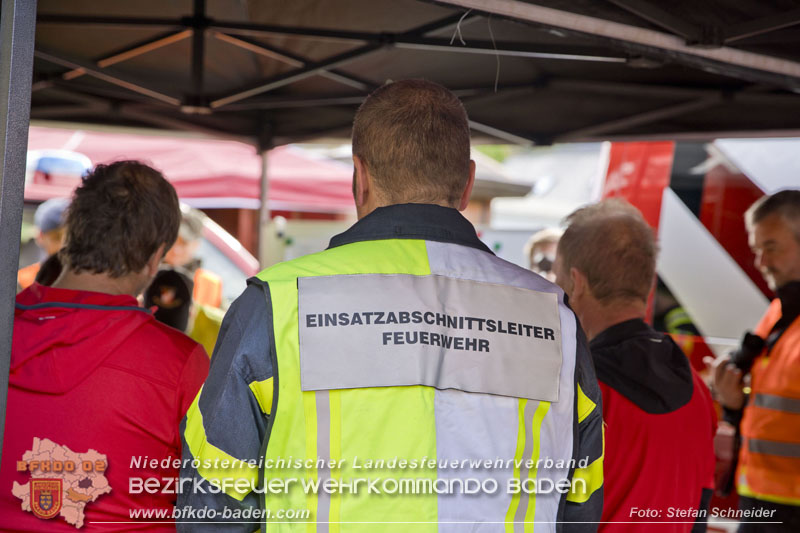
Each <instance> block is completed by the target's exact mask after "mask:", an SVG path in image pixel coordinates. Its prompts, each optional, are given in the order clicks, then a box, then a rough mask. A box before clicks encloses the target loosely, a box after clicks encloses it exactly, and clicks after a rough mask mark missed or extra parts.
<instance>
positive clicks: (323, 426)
mask: <svg viewBox="0 0 800 533" xmlns="http://www.w3.org/2000/svg"><path fill="white" fill-rule="evenodd" d="M316 403H317V458H318V459H321V460H323V461H324V462H325V466H323V467H322V468H318V469H317V475H318V476H319V483H320V487H322V485H323V484H324V483H325V480H326V479H330V477H331V469H330V468H329V467H328V461H329V460H330V458H331V399H330V394H329V393H328V391H326V390H325V391H319V392H317V393H316ZM317 458H314V459H315V461H316V460H317ZM317 494H318V497H317V533H327V532H328V527H329V521H330V511H331V495H330V493H328V492H327V491H325V490H323V489H322V488H320V490H319V491H318V493H317Z"/></svg>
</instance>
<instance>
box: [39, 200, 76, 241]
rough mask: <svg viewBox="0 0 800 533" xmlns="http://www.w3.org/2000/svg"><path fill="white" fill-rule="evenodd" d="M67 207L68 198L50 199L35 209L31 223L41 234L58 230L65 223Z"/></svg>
mask: <svg viewBox="0 0 800 533" xmlns="http://www.w3.org/2000/svg"><path fill="white" fill-rule="evenodd" d="M67 207H69V198H51V199H49V200H47V201H46V202H44V203H43V204H41V205H40V206H39V207H37V208H36V213H34V215H33V223H34V224H35V225H36V227H37V228H39V231H41V232H42V233H47V232H48V231H52V230H54V229H58V228H60V227H62V226H63V225H64V224H65V223H66V220H65V211H66V210H67Z"/></svg>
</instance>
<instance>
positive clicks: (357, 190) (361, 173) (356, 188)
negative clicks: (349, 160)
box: [353, 155, 369, 207]
mask: <svg viewBox="0 0 800 533" xmlns="http://www.w3.org/2000/svg"><path fill="white" fill-rule="evenodd" d="M368 195H369V178H368V177H367V166H366V165H365V164H364V161H362V160H361V158H360V157H358V156H357V155H353V199H354V200H355V202H356V207H361V206H363V205H364V204H366V203H367V196H368Z"/></svg>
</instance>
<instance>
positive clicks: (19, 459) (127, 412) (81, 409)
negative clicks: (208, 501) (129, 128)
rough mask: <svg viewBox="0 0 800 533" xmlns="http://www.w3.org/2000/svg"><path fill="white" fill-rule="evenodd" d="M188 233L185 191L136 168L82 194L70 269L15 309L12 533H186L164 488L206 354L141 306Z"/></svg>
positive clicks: (64, 255) (114, 171)
mask: <svg viewBox="0 0 800 533" xmlns="http://www.w3.org/2000/svg"><path fill="white" fill-rule="evenodd" d="M179 223H180V211H179V207H178V199H177V196H176V194H175V190H174V189H173V188H172V186H171V185H170V184H169V183H168V182H167V181H166V180H165V179H164V177H163V176H162V175H161V174H160V173H159V172H157V171H155V170H153V169H152V168H149V167H147V166H145V165H143V164H140V163H138V162H135V161H122V162H117V163H113V164H111V165H107V166H105V165H100V166H98V167H97V168H96V169H95V170H94V172H92V173H91V174H90V175H89V176H87V177H86V178H85V180H84V182H83V185H82V186H81V187H79V188H78V189H77V190H76V192H75V195H74V199H73V202H72V204H71V205H70V207H69V210H68V215H67V236H66V242H65V245H64V248H63V249H62V250H61V252H60V257H61V260H62V261H63V263H64V271H63V272H62V274H61V276H60V277H59V278H58V279H57V280H56V281H55V283H54V284H53V286H51V287H45V286H43V285H39V284H38V283H34V284H33V285H32V286H31V287H29V288H28V289H26V290H24V291H23V292H21V293H20V294H19V295H18V296H17V300H16V310H15V318H14V331H13V343H12V349H11V370H10V375H9V390H8V402H7V411H6V426H5V438H4V441H3V454H2V463H0V528H2V530H3V531H74V530H75V528H80V529H81V530H82V531H100V530H102V531H109V530H123V529H124V530H130V529H139V528H141V529H147V530H172V531H174V530H175V526H174V524H170V523H169V520H170V519H171V516H172V508H173V505H174V501H175V485H174V484H173V485H171V491H170V486H166V487H165V485H167V484H168V482H165V480H167V479H169V478H175V477H176V476H177V475H178V468H179V466H180V458H181V451H180V436H179V434H178V426H179V423H180V420H181V418H182V417H183V415H184V414H185V412H186V410H187V409H188V407H189V405H190V404H191V402H192V400H193V399H194V397H195V395H196V394H197V391H198V390H199V389H200V386H201V384H202V383H203V381H204V379H205V377H206V375H207V373H208V357H207V356H206V354H205V351H204V350H203V348H202V347H201V346H200V345H198V344H197V343H195V342H194V341H192V340H191V339H189V338H188V337H186V336H185V335H183V334H182V333H180V332H178V331H177V330H174V329H172V328H170V327H168V326H165V325H163V324H161V323H159V322H157V321H156V320H154V318H153V316H152V315H151V314H150V312H149V311H148V310H147V309H143V308H141V307H139V306H138V304H137V300H136V297H137V296H138V295H139V294H140V293H141V292H142V290H143V289H144V288H145V287H147V285H148V284H149V283H150V281H151V279H152V277H153V275H154V274H155V273H156V271H157V269H158V265H159V262H160V261H161V259H162V257H163V255H164V252H165V251H166V250H167V249H168V248H169V247H170V246H171V245H172V243H173V242H174V241H175V238H176V236H177V233H178V225H179ZM148 480H150V481H149V482H150V484H151V485H150V486H152V483H156V482H157V484H158V485H159V489H158V490H156V491H155V492H152V493H151V492H149V491H148V490H145V487H147V486H148V485H147V483H148ZM164 489H166V490H164ZM170 492H171V494H170ZM137 513H140V514H137ZM141 513H151V514H149V515H148V514H141ZM152 513H162V514H152ZM159 519H160V520H159ZM165 519H166V520H167V522H165ZM156 520H158V521H160V522H161V523H159V524H155V523H153V522H154V521H156Z"/></svg>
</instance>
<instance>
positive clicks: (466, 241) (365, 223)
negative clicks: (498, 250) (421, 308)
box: [328, 204, 492, 254]
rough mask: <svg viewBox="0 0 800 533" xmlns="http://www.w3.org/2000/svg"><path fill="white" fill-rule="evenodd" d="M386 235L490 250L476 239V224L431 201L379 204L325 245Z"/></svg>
mask: <svg viewBox="0 0 800 533" xmlns="http://www.w3.org/2000/svg"><path fill="white" fill-rule="evenodd" d="M385 239H421V240H426V241H436V242H446V243H452V244H461V245H463V246H469V247H471V248H476V249H478V250H481V251H483V252H488V253H490V254H491V253H492V251H491V250H490V249H489V248H488V247H487V246H486V245H485V244H483V243H482V242H481V241H480V239H478V235H477V234H476V233H475V228H474V227H473V226H472V224H471V223H470V222H469V221H468V220H467V219H466V218H464V217H463V215H461V213H459V212H458V210H456V209H453V208H451V207H442V206H438V205H433V204H397V205H390V206H387V207H379V208H377V209H375V210H374V211H373V212H372V213H370V214H368V215H367V216H365V217H364V218H362V219H361V220H359V221H358V222H356V223H355V224H353V225H352V226H351V227H350V228H349V229H348V230H347V231H345V232H344V233H340V234H339V235H336V236H334V237H333V238H332V239H331V242H330V244H329V245H328V248H336V247H337V246H343V245H345V244H352V243H354V242H362V241H378V240H385Z"/></svg>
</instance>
